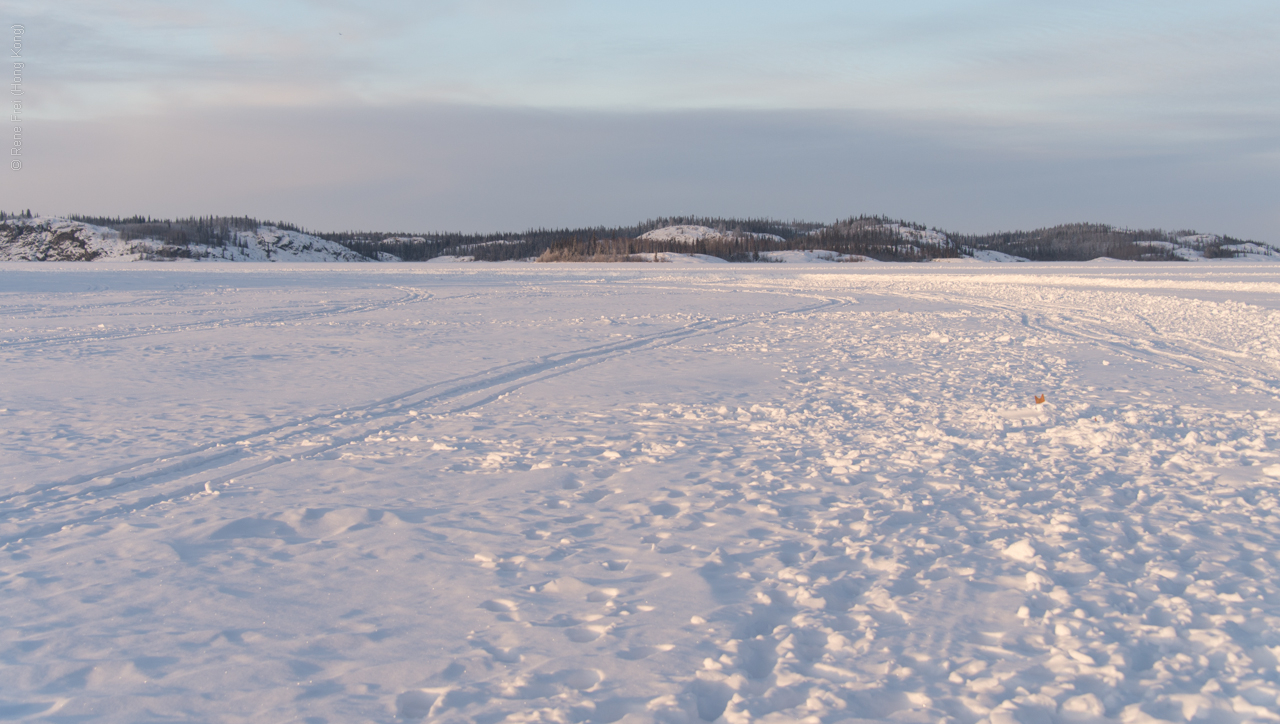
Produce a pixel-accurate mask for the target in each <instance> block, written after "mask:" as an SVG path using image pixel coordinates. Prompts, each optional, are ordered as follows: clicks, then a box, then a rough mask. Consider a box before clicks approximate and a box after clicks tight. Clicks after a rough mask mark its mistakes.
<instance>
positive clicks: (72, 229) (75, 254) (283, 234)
mask: <svg viewBox="0 0 1280 724" xmlns="http://www.w3.org/2000/svg"><path fill="white" fill-rule="evenodd" d="M148 259H150V260H155V259H192V260H216V261H288V262H315V261H370V259H368V258H366V257H364V256H361V255H360V254H357V253H356V252H354V251H352V250H350V249H348V248H347V247H345V246H342V245H341V244H338V243H336V242H332V241H326V240H325V239H321V238H318V237H315V236H311V235H310V234H304V233H302V232H299V231H291V230H285V229H280V228H277V227H275V226H269V225H262V226H258V227H257V228H256V229H253V230H248V231H235V232H234V233H233V236H232V238H230V239H228V240H227V241H226V242H225V243H224V244H216V245H215V244H199V243H192V244H174V243H170V242H166V241H162V240H159V239H155V238H146V237H143V238H134V239H125V238H124V237H123V235H122V234H121V233H120V232H119V231H117V230H115V229H111V228H108V227H105V226H95V225H93V224H87V223H84V222H81V221H72V220H69V219H64V218H60V217H45V216H36V217H32V218H11V219H6V220H4V221H0V261H139V260H148ZM379 261H399V259H398V258H396V257H394V256H392V255H390V254H386V253H385V252H384V253H382V254H381V258H380V259H379Z"/></svg>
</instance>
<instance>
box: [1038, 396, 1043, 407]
mask: <svg viewBox="0 0 1280 724" xmlns="http://www.w3.org/2000/svg"><path fill="white" fill-rule="evenodd" d="M1036 404H1037V405H1043V404H1044V395H1036Z"/></svg>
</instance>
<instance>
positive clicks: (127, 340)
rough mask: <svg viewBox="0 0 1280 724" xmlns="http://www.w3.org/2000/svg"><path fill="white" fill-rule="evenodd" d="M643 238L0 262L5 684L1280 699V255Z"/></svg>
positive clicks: (675, 712)
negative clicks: (777, 251)
mask: <svg viewBox="0 0 1280 724" xmlns="http://www.w3.org/2000/svg"><path fill="white" fill-rule="evenodd" d="M157 266H159V265H157ZM622 266H625V268H619V267H622ZM639 266H641V265H618V266H592V265H546V266H542V265H539V266H537V267H533V268H514V267H503V266H498V265H494V266H480V267H478V269H479V270H477V269H476V268H468V269H458V268H454V267H449V268H445V269H443V270H442V269H441V268H440V267H434V268H426V267H398V268H396V269H395V270H394V272H391V271H386V270H384V269H370V268H369V267H359V268H352V267H326V268H324V269H317V268H305V267H274V268H271V269H269V270H268V269H264V268H260V267H252V266H251V267H249V268H247V269H246V268H245V267H244V266H237V267H236V268H235V269H234V270H230V269H228V268H227V267H225V266H219V265H207V266H204V265H202V266H200V267H199V268H191V267H182V268H175V267H173V266H165V267H160V268H157V269H153V268H147V270H146V271H143V272H140V271H138V269H137V267H136V266H135V267H132V268H130V269H128V270H127V271H126V270H124V269H113V268H106V269H103V268H100V267H98V268H94V269H93V270H92V271H91V272H89V271H84V270H83V268H82V267H76V266H74V265H68V266H60V267H58V268H56V269H54V270H52V271H50V270H48V269H42V270H41V271H39V272H35V271H28V270H27V268H25V267H22V266H20V265H4V266H0V290H2V291H0V314H2V316H0V320H3V321H2V322H0V339H3V340H15V341H18V342H22V344H15V345H6V344H4V343H0V360H2V361H3V364H4V379H5V383H4V385H3V386H0V394H2V395H3V397H0V408H3V410H0V424H3V426H4V427H3V429H4V432H5V435H4V438H3V440H4V442H3V444H0V461H2V463H3V464H2V465H0V469H2V470H3V472H2V473H0V624H3V625H2V627H0V718H7V719H16V720H36V721H40V720H47V721H68V720H82V719H93V720H95V721H119V722H136V721H171V720H174V719H180V720H195V721H220V722H222V721H225V722H235V721H246V722H249V721H252V722H258V721H277V720H294V719H300V720H304V721H310V722H338V721H343V722H345V721H374V722H390V721H414V720H422V721H442V722H450V721H458V722H464V721H476V722H496V721H502V720H509V721H571V722H613V721H626V722H642V721H660V722H699V721H723V722H745V721H766V722H768V721H776V722H794V721H812V722H838V721H857V720H859V719H863V720H868V719H869V720H891V721H906V722H911V721H931V722H932V721H955V722H965V723H968V722H980V721H990V722H1000V723H1003V722H1014V721H1018V722H1028V723H1030V722H1062V723H1067V722H1088V721H1099V722H1101V721H1123V722H1151V721H1175V722H1181V721H1187V722H1190V721H1205V722H1243V721H1273V720H1276V719H1280V704H1278V703H1277V697H1278V696H1280V684H1278V682H1280V668H1277V667H1278V666H1280V659H1278V657H1280V630H1278V628H1277V626H1278V624H1280V618H1277V616H1278V614H1280V591H1278V590H1277V582H1276V576H1275V568H1276V566H1277V565H1280V560H1277V559H1278V557H1280V540H1277V538H1278V537H1280V528H1278V527H1277V524H1280V519H1278V518H1277V504H1278V503H1280V443H1277V435H1280V399H1278V395H1280V387H1277V371H1280V331H1278V330H1280V324H1277V322H1280V313H1278V312H1276V311H1274V310H1275V309H1276V308H1277V307H1280V268H1277V267H1276V266H1271V265H1243V264H1241V265H1235V266H1231V267H1229V269H1230V270H1231V272H1230V274H1227V273H1226V272H1223V271H1222V268H1216V269H1214V270H1212V271H1206V270H1205V268H1203V267H1197V268H1196V269H1194V270H1189V269H1187V268H1186V267H1185V266H1179V265H1133V264H1113V265H1069V266H1065V267H1064V266H1061V265H1056V266H1048V265H1046V266H1040V265H1019V267H1018V269H1017V273H1016V274H1011V273H1004V272H993V271H991V270H990V269H989V268H986V267H976V266H974V265H970V266H966V267H965V268H964V269H963V270H959V271H958V270H956V269H955V268H949V269H945V270H943V269H938V268H937V267H935V266H933V265H919V266H906V265H876V266H875V267H874V268H860V267H859V265H856V264H841V265H830V266H828V267H825V268H818V267H801V266H788V267H786V268H782V269H779V268H777V267H775V266H773V265H760V266H752V267H745V266H744V267H737V266H734V267H730V268H728V269H725V268H723V267H718V268H716V269H714V270H713V271H707V269H705V268H697V269H695V268H687V269H677V270H673V269H671V268H653V267H645V268H639V269H637V268H635V267H639ZM655 266H656V265H655ZM762 266H763V267H766V268H763V269H762V268H761V267H762ZM778 266H781V265H778ZM939 266H941V265H939ZM831 267H838V268H836V269H834V270H832V269H831ZM846 267H848V268H846ZM1064 269H1066V273H1063V270H1064ZM1224 275H1226V276H1224ZM90 287H91V288H90ZM222 320H235V323H234V324H231V323H225V324H217V323H215V322H219V323H220V322H221V321H222ZM255 320H261V323H258V322H255ZM98 325H102V326H101V327H99V326H98ZM6 330H16V331H12V332H7V331H6ZM151 330H155V332H152V331H151ZM10 335H12V336H10ZM40 339H44V340H49V342H50V343H49V344H45V345H40V344H28V343H27V342H33V341H36V340H40ZM55 341H56V344H55V343H54V342H55ZM1040 394H1043V395H1045V396H1046V402H1045V404H1043V405H1037V404H1035V403H1034V402H1033V398H1034V397H1035V396H1036V395H1040Z"/></svg>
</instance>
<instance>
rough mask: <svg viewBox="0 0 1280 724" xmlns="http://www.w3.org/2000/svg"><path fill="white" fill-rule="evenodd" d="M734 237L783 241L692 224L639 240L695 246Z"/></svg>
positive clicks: (648, 235) (657, 230) (750, 233)
mask: <svg viewBox="0 0 1280 724" xmlns="http://www.w3.org/2000/svg"><path fill="white" fill-rule="evenodd" d="M733 237H748V238H754V239H763V240H767V241H783V239H782V237H781V236H777V235H776V234H761V233H754V232H749V231H722V230H719V229H712V228H711V227H709V226H696V225H692V224H677V225H675V226H664V227H662V228H661V229H654V230H653V231H647V232H645V233H643V234H641V235H640V237H639V238H641V239H644V240H646V241H674V242H681V243H685V244H693V243H695V242H698V241H705V240H710V239H726V238H733Z"/></svg>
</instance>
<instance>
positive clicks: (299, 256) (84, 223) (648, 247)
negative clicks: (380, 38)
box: [0, 212, 1280, 262]
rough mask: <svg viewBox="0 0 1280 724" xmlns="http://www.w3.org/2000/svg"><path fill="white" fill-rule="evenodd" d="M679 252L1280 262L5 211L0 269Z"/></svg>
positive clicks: (1131, 244) (675, 231) (769, 225)
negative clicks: (330, 229) (21, 264)
mask: <svg viewBox="0 0 1280 724" xmlns="http://www.w3.org/2000/svg"><path fill="white" fill-rule="evenodd" d="M673 255H683V257H682V258H687V259H690V260H692V259H700V258H701V259H713V258H714V259H715V260H723V261H730V262H788V261H806V262H818V261H858V260H876V261H930V260H954V261H965V260H970V261H987V262H1017V261H1088V260H1090V259H1096V258H1100V257H1106V258H1111V259H1123V260H1133V261H1190V260H1199V259H1222V258H1250V259H1274V260H1277V261H1280V248H1277V247H1275V246H1272V245H1269V244H1264V243H1260V242H1254V241H1247V240H1242V239H1234V238H1231V237H1228V236H1221V235H1217V234H1202V233H1197V232H1194V231H1175V232H1166V231H1163V230H1159V229H1145V230H1141V229H1139V230H1135V229H1123V228H1117V227H1113V226H1108V225H1105V224H1064V225H1061V226H1054V227H1049V228H1044V229H1035V230H1032V231H1009V232H999V233H995V234H985V235H964V234H953V233H947V232H944V231H942V230H939V229H932V228H928V227H926V226H924V225H922V224H917V223H912V222H907V221H902V220H893V219H889V218H886V217H880V216H859V217H851V218H848V219H845V220H842V221H837V222H835V223H831V224H819V223H813V222H805V221H790V222H784V221H777V220H772V219H720V218H702V217H668V218H659V219H651V220H649V221H646V222H643V223H640V224H636V225H635V226H627V227H584V228H578V229H533V230H529V231H525V232H519V233H501V234H457V233H428V234H421V233H405V232H336V233H321V232H307V231H304V230H303V229H301V228H299V227H296V226H293V225H291V224H287V223H284V222H265V221H259V220H257V219H252V218H248V217H212V216H210V217H196V218H187V219H176V220H158V219H151V218H146V217H127V218H104V217H79V216H72V217H69V218H62V217H46V216H38V215H33V214H30V213H29V212H28V213H26V214H20V215H9V214H0V261H131V260H179V259H189V260H197V261H199V260H211V261H290V262H303V261H317V262H328V261H341V262H352V261H366V262H400V261H406V262H417V261H431V260H437V261H512V260H528V261H532V260H541V261H639V260H650V261H653V260H658V261H671V260H674V259H675V258H676V257H675V256H673Z"/></svg>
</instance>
